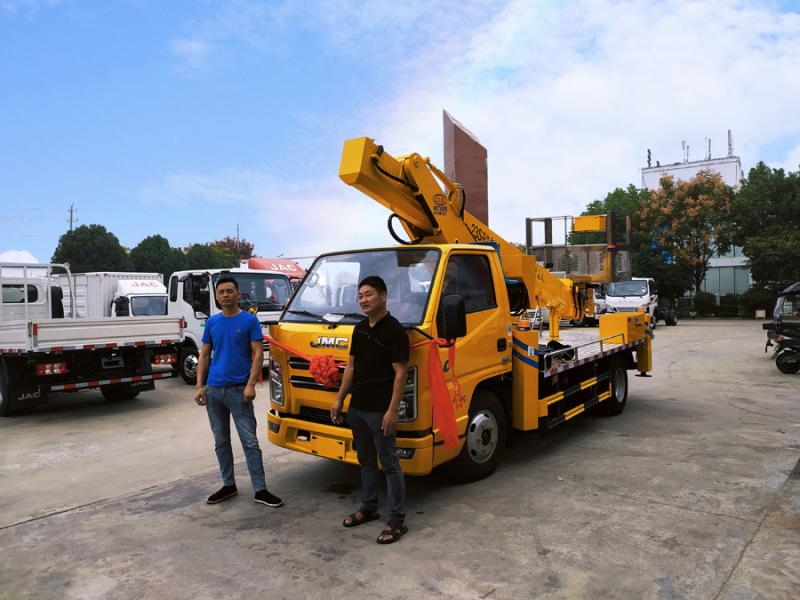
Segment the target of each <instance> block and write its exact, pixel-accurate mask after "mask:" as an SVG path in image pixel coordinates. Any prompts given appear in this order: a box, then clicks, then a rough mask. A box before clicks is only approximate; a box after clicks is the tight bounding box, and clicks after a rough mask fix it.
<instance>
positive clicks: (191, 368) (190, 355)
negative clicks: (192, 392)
mask: <svg viewBox="0 0 800 600" xmlns="http://www.w3.org/2000/svg"><path fill="white" fill-rule="evenodd" d="M197 362H198V355H197V349H196V348H194V347H190V348H184V349H183V350H181V358H180V362H179V364H178V372H179V373H180V374H181V378H182V379H183V380H184V381H185V382H186V383H188V384H189V385H194V384H196V383H197Z"/></svg>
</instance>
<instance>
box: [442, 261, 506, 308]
mask: <svg viewBox="0 0 800 600" xmlns="http://www.w3.org/2000/svg"><path fill="white" fill-rule="evenodd" d="M451 294H458V295H459V296H461V297H462V298H464V308H466V311H467V313H473V312H479V311H482V310H487V309H490V308H496V307H497V298H496V297H495V293H494V282H493V281H492V269H491V266H490V265H489V258H488V257H487V256H485V255H481V254H456V255H453V256H451V257H450V260H448V261H447V270H446V271H445V277H444V287H443V288H442V298H444V297H445V296H449V295H451Z"/></svg>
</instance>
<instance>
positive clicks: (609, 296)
mask: <svg viewBox="0 0 800 600" xmlns="http://www.w3.org/2000/svg"><path fill="white" fill-rule="evenodd" d="M605 304H606V311H607V312H610V313H613V312H645V313H647V314H648V315H650V326H651V327H652V328H653V329H655V328H656V324H657V323H658V321H659V319H663V320H664V323H666V324H667V325H677V324H678V314H677V312H676V310H675V309H674V308H673V307H668V308H660V307H659V303H658V289H657V288H656V282H655V280H654V279H653V278H652V277H631V278H630V279H628V280H624V281H614V282H612V283H609V284H608V286H607V287H606V301H605Z"/></svg>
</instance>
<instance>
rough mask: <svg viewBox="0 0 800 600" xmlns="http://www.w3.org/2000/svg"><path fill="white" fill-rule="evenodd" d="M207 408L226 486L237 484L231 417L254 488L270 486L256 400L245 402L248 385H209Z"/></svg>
mask: <svg viewBox="0 0 800 600" xmlns="http://www.w3.org/2000/svg"><path fill="white" fill-rule="evenodd" d="M206 411H207V412H208V421H209V423H211V432H212V433H213V434H214V451H215V452H216V453H217V461H218V462H219V470H220V474H221V475H222V483H223V485H236V480H235V479H234V477H233V448H231V417H233V424H234V425H235V426H236V431H237V433H238V434H239V441H240V442H242V450H244V457H245V460H246V461H247V470H248V471H250V481H251V482H252V484H253V491H256V492H259V491H261V490H265V489H267V482H266V476H265V475H264V463H263V462H262V459H261V448H259V446H258V437H257V436H256V415H255V412H254V411H253V403H252V402H245V401H244V384H242V385H232V386H228V387H214V386H212V385H207V386H206Z"/></svg>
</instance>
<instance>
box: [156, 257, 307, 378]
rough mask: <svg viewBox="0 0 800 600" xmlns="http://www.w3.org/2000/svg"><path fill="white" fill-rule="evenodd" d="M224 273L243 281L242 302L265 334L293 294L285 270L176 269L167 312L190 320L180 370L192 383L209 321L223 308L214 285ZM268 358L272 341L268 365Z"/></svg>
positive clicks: (266, 351)
mask: <svg viewBox="0 0 800 600" xmlns="http://www.w3.org/2000/svg"><path fill="white" fill-rule="evenodd" d="M223 275H226V276H230V277H233V278H234V279H235V280H236V282H237V283H238V284H239V292H240V294H241V297H240V299H239V306H240V307H241V308H242V309H244V310H249V311H251V312H252V313H254V314H255V315H256V317H258V320H259V321H260V322H261V323H262V327H263V328H264V333H265V334H266V333H267V332H268V327H269V325H268V324H269V323H270V322H273V321H277V319H278V316H279V315H280V313H281V311H282V310H283V307H284V306H285V305H286V301H287V300H288V299H289V296H291V294H292V285H291V283H290V282H289V278H288V277H287V276H286V275H284V274H283V273H276V272H273V271H267V270H259V269H246V268H241V269H201V270H190V271H177V272H175V273H173V274H172V276H171V277H170V280H169V299H168V302H167V305H168V307H167V312H168V314H169V315H170V316H175V317H182V318H183V319H184V322H185V324H186V330H185V332H184V334H185V335H184V342H183V344H182V345H181V349H180V352H179V355H178V362H177V370H178V373H179V374H180V376H181V378H182V379H183V380H184V381H185V382H186V383H188V384H189V385H194V384H195V383H196V382H197V361H198V357H199V356H200V352H199V348H200V346H201V345H202V339H203V330H204V329H205V326H206V321H207V320H208V318H209V317H210V316H212V315H215V314H217V313H219V312H221V310H222V309H221V308H220V306H219V304H217V301H216V299H215V297H214V288H215V286H216V282H217V280H218V279H219V278H220V277H221V276H223ZM268 360H269V343H268V342H264V366H265V367H266V366H267V365H268V362H267V361H268Z"/></svg>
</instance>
